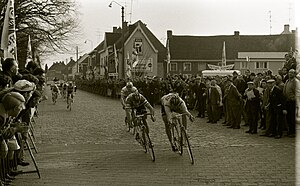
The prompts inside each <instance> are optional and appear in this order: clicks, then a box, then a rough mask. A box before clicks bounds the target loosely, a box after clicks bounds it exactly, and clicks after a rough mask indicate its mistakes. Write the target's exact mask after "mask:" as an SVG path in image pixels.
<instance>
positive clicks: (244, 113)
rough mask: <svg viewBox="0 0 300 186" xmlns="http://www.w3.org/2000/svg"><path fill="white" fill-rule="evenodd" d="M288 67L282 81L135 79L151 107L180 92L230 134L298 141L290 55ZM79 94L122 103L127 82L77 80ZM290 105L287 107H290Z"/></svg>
mask: <svg viewBox="0 0 300 186" xmlns="http://www.w3.org/2000/svg"><path fill="white" fill-rule="evenodd" d="M285 59H286V62H285V64H284V66H283V67H282V68H281V69H279V71H278V75H273V72H272V71H271V70H266V71H265V72H259V73H254V72H250V70H246V72H245V74H244V75H238V73H236V72H234V73H233V74H232V75H231V76H224V77H221V76H215V77H200V76H192V77H190V78H187V77H185V76H182V75H180V74H179V75H173V76H168V77H167V78H160V77H142V78H135V79H131V81H132V82H133V83H134V85H135V86H136V87H137V89H138V90H139V92H140V93H141V94H143V95H144V96H145V97H146V99H147V100H149V102H150V104H151V105H152V106H154V105H155V104H160V98H161V96H163V95H166V94H168V93H170V92H177V93H178V94H179V95H180V96H181V97H182V98H183V99H184V100H185V102H186V104H187V107H188V109H195V110H197V111H198V115H197V117H201V118H205V117H208V120H207V123H212V124H215V123H217V122H219V121H220V120H221V119H222V118H224V121H223V122H222V124H223V125H224V126H227V127H228V128H233V129H239V128H240V127H241V123H242V121H244V122H243V125H245V126H249V130H247V131H246V132H247V133H250V134H256V133H257V131H258V129H261V130H262V131H264V133H262V134H260V135H261V136H269V137H275V138H281V137H282V135H283V131H287V136H290V137H294V136H295V112H296V111H297V110H298V106H297V105H296V100H297V99H298V97H297V95H298V96H299V95H300V93H299V88H300V87H299V85H298V84H299V78H298V76H296V75H297V73H296V67H297V65H296V59H295V57H294V56H293V53H291V52H290V53H288V54H286V55H285ZM76 84H77V86H78V88H80V89H83V90H85V91H90V92H94V93H99V94H101V95H103V96H110V97H113V98H119V97H120V95H119V93H120V90H121V88H122V87H124V86H125V84H126V80H124V79H109V80H106V79H102V80H98V81H87V80H77V81H76ZM287 105H288V106H287Z"/></svg>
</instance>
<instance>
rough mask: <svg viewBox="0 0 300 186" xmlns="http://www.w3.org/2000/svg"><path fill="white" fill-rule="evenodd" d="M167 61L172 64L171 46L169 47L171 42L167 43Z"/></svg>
mask: <svg viewBox="0 0 300 186" xmlns="http://www.w3.org/2000/svg"><path fill="white" fill-rule="evenodd" d="M167 53H168V54H167V63H168V64H170V62H171V54H170V47H169V42H168V44H167Z"/></svg>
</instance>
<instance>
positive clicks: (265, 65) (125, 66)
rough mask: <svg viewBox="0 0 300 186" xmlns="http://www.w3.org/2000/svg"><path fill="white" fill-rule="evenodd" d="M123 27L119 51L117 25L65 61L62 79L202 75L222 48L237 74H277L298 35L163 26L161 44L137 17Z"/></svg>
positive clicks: (285, 31)
mask: <svg viewBox="0 0 300 186" xmlns="http://www.w3.org/2000/svg"><path fill="white" fill-rule="evenodd" d="M124 25H125V26H124V52H123V48H122V47H123V38H122V29H121V28H117V27H113V31H112V32H106V33H105V37H104V40H103V41H102V42H100V43H99V44H98V45H97V46H96V47H95V48H94V49H93V51H91V52H90V53H88V54H84V55H83V56H80V58H79V59H78V60H77V61H74V60H73V61H72V60H70V63H71V62H72V63H71V64H69V63H68V64H67V65H66V66H68V71H67V73H68V74H66V75H65V77H68V78H69V79H74V78H76V77H81V78H84V79H100V78H109V77H119V78H126V77H137V76H159V77H166V76H167V74H170V75H172V74H179V73H180V74H185V75H186V76H191V75H196V74H201V71H202V70H206V69H209V65H219V64H221V62H222V53H224V50H225V53H226V63H227V65H228V64H232V66H233V68H234V69H239V70H240V71H241V72H242V73H243V72H244V71H245V70H246V69H250V71H252V72H255V73H257V72H262V71H265V70H267V69H270V70H272V71H273V73H274V74H277V73H278V69H280V68H282V66H283V64H284V62H285V58H284V56H285V54H286V53H288V52H289V51H291V50H295V45H296V42H295V39H296V34H297V31H296V30H292V31H290V28H289V25H284V29H283V31H282V33H280V34H277V35H241V34H240V33H239V31H234V34H233V35H218V36H186V35H174V34H173V32H172V30H168V31H167V42H166V46H164V45H163V44H162V43H161V42H160V41H159V40H158V39H157V38H156V37H155V35H154V34H153V33H152V32H151V31H150V30H149V28H148V27H147V25H146V24H145V23H143V22H142V21H137V22H136V23H134V24H131V25H127V23H125V24H124ZM224 44H226V45H225V46H226V47H225V46H224ZM123 53H124V55H123ZM223 55H224V54H223ZM223 60H224V59H223ZM122 61H124V62H122ZM52 66H54V67H55V66H59V65H57V63H54V65H52ZM52 66H51V67H50V68H49V70H48V74H47V76H48V78H54V77H53V75H54V74H56V75H58V74H59V73H54V72H53V71H57V68H52Z"/></svg>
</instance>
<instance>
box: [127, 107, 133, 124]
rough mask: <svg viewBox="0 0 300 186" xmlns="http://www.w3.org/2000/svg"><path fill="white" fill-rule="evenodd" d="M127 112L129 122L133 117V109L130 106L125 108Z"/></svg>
mask: <svg viewBox="0 0 300 186" xmlns="http://www.w3.org/2000/svg"><path fill="white" fill-rule="evenodd" d="M125 113H126V118H127V121H128V122H131V121H132V117H131V109H130V108H125Z"/></svg>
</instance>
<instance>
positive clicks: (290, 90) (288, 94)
mask: <svg viewBox="0 0 300 186" xmlns="http://www.w3.org/2000/svg"><path fill="white" fill-rule="evenodd" d="M288 76H289V79H288V80H287V81H286V83H285V84H284V88H283V95H284V96H285V98H286V104H287V105H288V106H287V115H286V120H287V125H288V134H287V135H288V136H290V137H295V121H296V117H295V116H296V95H300V90H299V83H300V81H299V80H298V79H297V78H296V71H295V70H294V69H291V70H289V73H288Z"/></svg>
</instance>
